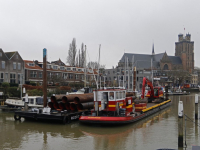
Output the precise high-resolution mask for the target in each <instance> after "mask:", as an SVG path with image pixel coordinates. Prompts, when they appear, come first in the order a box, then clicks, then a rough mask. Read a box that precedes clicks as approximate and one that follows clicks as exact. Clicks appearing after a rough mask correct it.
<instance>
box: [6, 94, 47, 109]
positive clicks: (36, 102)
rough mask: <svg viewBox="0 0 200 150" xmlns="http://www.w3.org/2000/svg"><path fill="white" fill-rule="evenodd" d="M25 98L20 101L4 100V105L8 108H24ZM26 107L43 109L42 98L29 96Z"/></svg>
mask: <svg viewBox="0 0 200 150" xmlns="http://www.w3.org/2000/svg"><path fill="white" fill-rule="evenodd" d="M24 102H25V97H23V98H22V100H21V99H6V101H5V104H6V105H7V106H9V107H24ZM28 107H32V108H41V107H43V97H41V96H29V97H28Z"/></svg>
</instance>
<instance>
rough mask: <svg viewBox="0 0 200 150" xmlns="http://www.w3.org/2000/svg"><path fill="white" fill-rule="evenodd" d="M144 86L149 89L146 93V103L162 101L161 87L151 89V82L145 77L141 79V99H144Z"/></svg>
mask: <svg viewBox="0 0 200 150" xmlns="http://www.w3.org/2000/svg"><path fill="white" fill-rule="evenodd" d="M146 85H147V86H148V87H149V88H150V90H149V91H148V93H147V95H146V97H148V102H152V101H154V100H158V101H163V100H164V98H163V90H162V88H161V87H159V86H156V87H153V84H152V82H151V81H150V80H149V79H147V78H146V77H144V78H143V84H142V95H141V98H142V99H144V96H145V87H146Z"/></svg>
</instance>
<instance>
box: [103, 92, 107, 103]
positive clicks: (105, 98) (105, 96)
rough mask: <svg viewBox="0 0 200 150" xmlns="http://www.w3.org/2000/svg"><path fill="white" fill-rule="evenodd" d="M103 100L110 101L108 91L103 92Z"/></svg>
mask: <svg viewBox="0 0 200 150" xmlns="http://www.w3.org/2000/svg"><path fill="white" fill-rule="evenodd" d="M102 100H104V101H108V92H103V93H102Z"/></svg>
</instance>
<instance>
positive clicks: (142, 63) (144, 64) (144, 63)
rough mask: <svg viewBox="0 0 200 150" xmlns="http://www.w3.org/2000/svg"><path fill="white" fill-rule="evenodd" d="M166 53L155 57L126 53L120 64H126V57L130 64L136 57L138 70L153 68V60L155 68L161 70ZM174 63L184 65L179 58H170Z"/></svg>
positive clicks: (135, 64)
mask: <svg viewBox="0 0 200 150" xmlns="http://www.w3.org/2000/svg"><path fill="white" fill-rule="evenodd" d="M164 54H165V53H159V54H155V55H148V54H134V53H124V55H123V56H122V58H121V60H120V61H119V62H124V61H125V57H126V58H128V62H129V63H130V62H132V59H133V56H134V66H136V67H138V68H146V69H148V68H151V59H153V68H159V67H160V65H159V63H160V60H161V59H162V58H163V56H164ZM168 57H169V59H170V60H171V61H172V64H182V61H181V58H180V57H177V56H168Z"/></svg>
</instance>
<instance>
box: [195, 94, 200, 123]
mask: <svg viewBox="0 0 200 150" xmlns="http://www.w3.org/2000/svg"><path fill="white" fill-rule="evenodd" d="M198 96H199V95H198V94H195V120H198V117H199V116H198V101H199V98H198Z"/></svg>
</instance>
